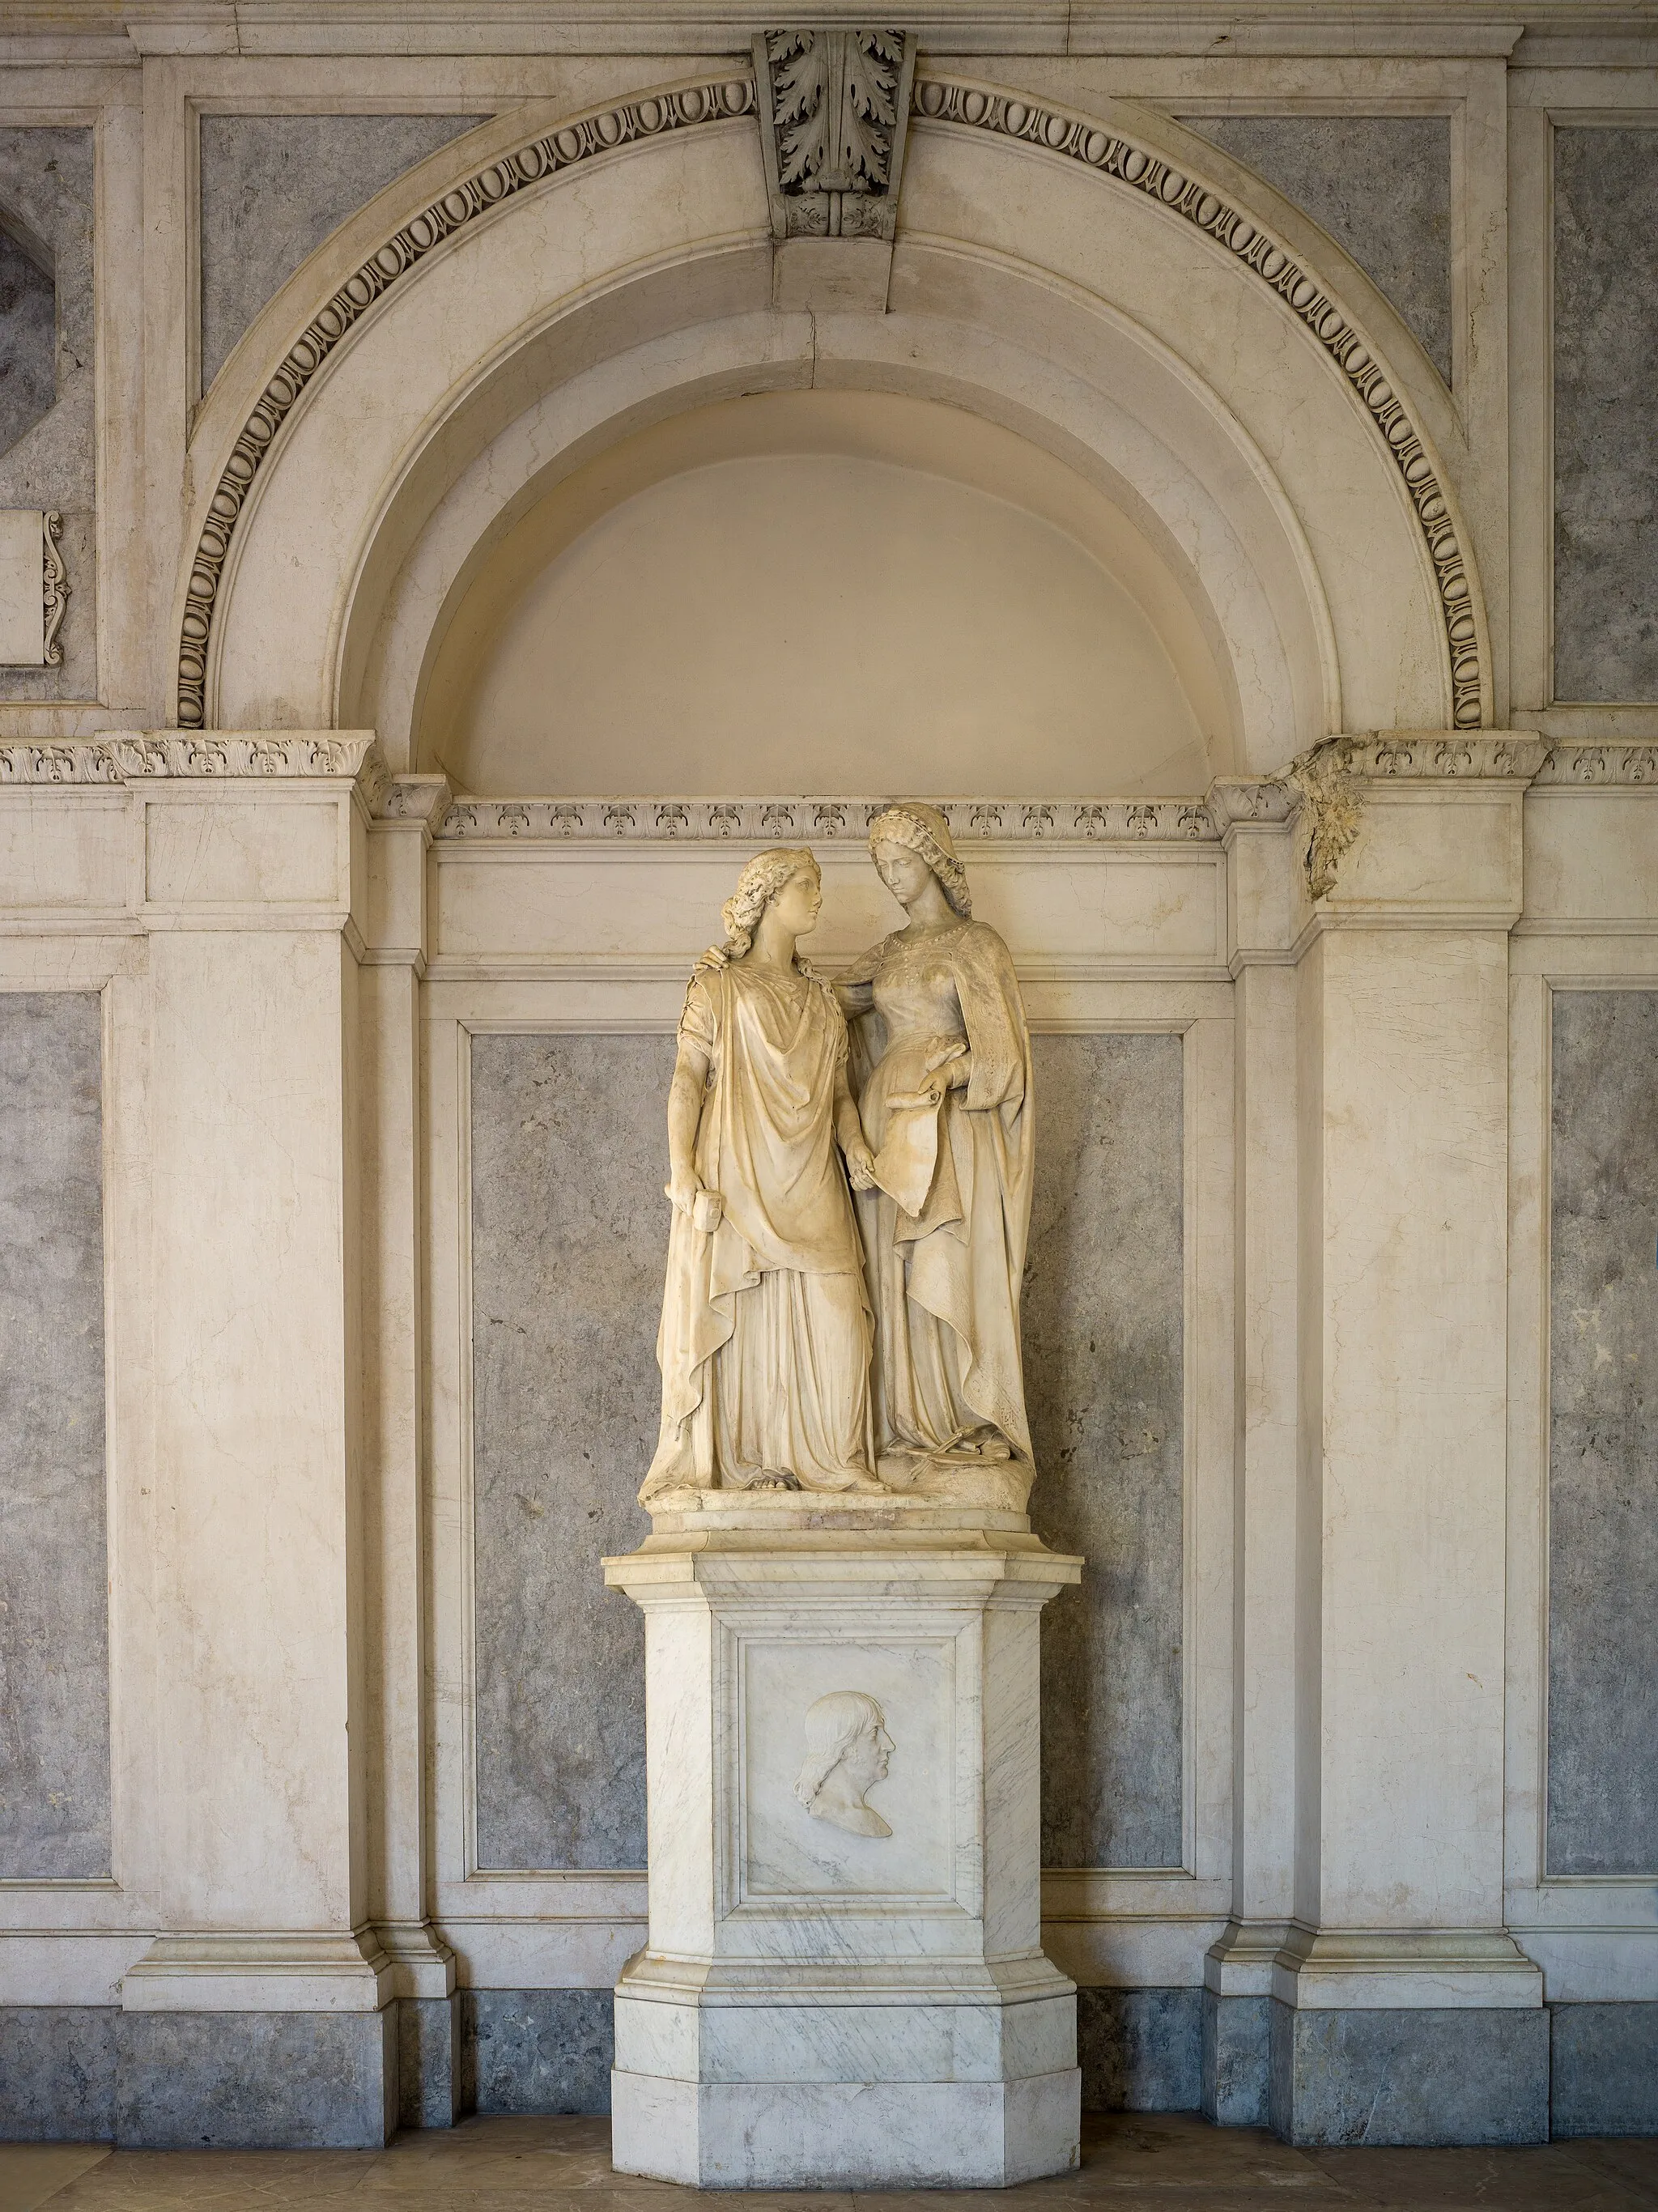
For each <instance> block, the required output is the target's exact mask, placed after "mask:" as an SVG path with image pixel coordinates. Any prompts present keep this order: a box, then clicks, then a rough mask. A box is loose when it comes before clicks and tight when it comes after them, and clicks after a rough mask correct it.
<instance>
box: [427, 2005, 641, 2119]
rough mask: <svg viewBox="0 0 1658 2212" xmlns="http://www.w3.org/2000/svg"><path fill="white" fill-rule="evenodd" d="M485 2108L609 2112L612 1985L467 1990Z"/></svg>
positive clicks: (468, 2030) (470, 2036) (468, 2028)
mask: <svg viewBox="0 0 1658 2212" xmlns="http://www.w3.org/2000/svg"><path fill="white" fill-rule="evenodd" d="M461 2002H462V2006H463V2015H462V2017H463V2020H464V2021H465V2030H464V2033H465V2038H466V2042H467V2045H468V2051H467V2057H468V2063H469V2065H470V2066H471V2068H472V2069H474V2071H473V2080H474V2083H475V2089H474V2094H475V2096H476V2098H477V2109H478V2111H479V2112H609V2111H610V2069H611V2067H612V2066H613V2065H614V2064H615V2063H616V2015H615V2008H614V2006H613V2003H612V2001H611V1996H610V1990H463V1991H462V1993H461Z"/></svg>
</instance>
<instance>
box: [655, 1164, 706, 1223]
mask: <svg viewBox="0 0 1658 2212" xmlns="http://www.w3.org/2000/svg"><path fill="white" fill-rule="evenodd" d="M662 1188H663V1192H664V1194H665V1196H667V1197H669V1198H671V1200H673V1202H674V1204H675V1205H676V1206H677V1207H678V1209H679V1211H680V1212H682V1213H683V1215H684V1216H685V1218H686V1219H687V1220H688V1221H689V1218H690V1217H691V1214H692V1212H693V1211H694V1210H695V1206H696V1194H697V1193H698V1191H700V1190H701V1188H702V1178H701V1176H700V1175H698V1173H697V1172H696V1170H695V1168H687V1169H685V1170H684V1171H683V1173H676V1174H674V1175H671V1176H669V1178H668V1180H667V1182H665V1183H664V1185H663V1186H662Z"/></svg>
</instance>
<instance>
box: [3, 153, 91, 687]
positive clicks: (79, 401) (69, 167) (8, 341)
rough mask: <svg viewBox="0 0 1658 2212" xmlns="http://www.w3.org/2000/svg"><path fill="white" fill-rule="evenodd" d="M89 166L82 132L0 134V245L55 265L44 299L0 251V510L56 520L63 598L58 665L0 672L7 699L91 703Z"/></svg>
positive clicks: (38, 286)
mask: <svg viewBox="0 0 1658 2212" xmlns="http://www.w3.org/2000/svg"><path fill="white" fill-rule="evenodd" d="M93 185H94V150H93V135H92V132H91V131H88V130H62V129H58V128H56V127H52V128H44V127H43V128H35V127H34V126H33V125H29V126H26V127H17V126H10V127H7V128H3V129H0V231H3V229H4V228H5V227H6V225H7V223H8V222H9V224H10V227H11V228H12V231H13V233H14V239H13V240H5V241H3V246H4V248H6V249H12V248H14V247H15V237H18V236H22V237H27V240H28V243H29V246H30V249H31V251H32V252H33V254H34V256H35V258H36V261H37V263H38V262H41V261H43V262H45V263H46V265H47V266H49V267H50V269H51V270H52V279H51V285H50V287H49V289H51V291H52V294H53V297H52V298H50V299H48V298H47V297H46V295H45V292H44V291H43V289H42V283H41V281H39V280H40V271H39V267H38V266H37V267H36V269H35V271H34V274H35V278H36V280H37V281H36V282H34V283H33V284H31V283H29V281H28V279H27V276H26V275H25V273H24V271H23V270H22V269H21V267H20V266H19V264H20V262H21V261H22V260H23V259H25V258H27V257H25V256H23V255H21V254H20V253H17V252H15V251H10V250H8V251H3V252H0V507H48V508H52V509H55V510H56V511H57V512H58V513H60V514H61V515H62V516H63V518H64V528H63V535H62V537H61V538H60V539H59V541H58V550H59V552H60V553H61V554H62V556H63V559H64V567H65V568H66V569H67V571H68V573H69V581H70V602H69V608H68V611H67V612H66V613H65V615H64V623H63V627H62V629H60V630H59V631H58V642H59V644H61V645H62V647H63V648H64V658H63V661H62V663H61V665H59V666H58V667H56V668H6V669H0V698H3V699H6V700H13V701H20V700H21V701H27V700H49V699H95V698H96V697H97V696H98V653H97V643H98V574H97V559H96V549H97V532H96V525H95V516H94V502H95V487H96V481H97V477H96V448H95V435H96V432H95V425H94V411H93V402H94V377H95V374H96V359H95V350H94V337H95V332H96V323H95V319H94V307H93V289H92V224H93ZM13 293H15V298H13V299H12V304H11V306H10V307H7V306H6V301H7V299H8V298H9V297H10V296H11V295H12V294H13ZM48 340H50V351H49V352H48V351H47V348H46V341H48ZM42 398H45V400H46V405H45V407H44V409H41V407H40V405H39V402H40V400H41V399H42Z"/></svg>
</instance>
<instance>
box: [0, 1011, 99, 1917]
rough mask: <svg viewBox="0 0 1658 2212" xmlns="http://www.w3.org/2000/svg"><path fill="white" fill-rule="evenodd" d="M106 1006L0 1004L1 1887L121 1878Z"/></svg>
mask: <svg viewBox="0 0 1658 2212" xmlns="http://www.w3.org/2000/svg"><path fill="white" fill-rule="evenodd" d="M101 1129H102V1108H101V1102H100V1002H99V1000H98V997H97V994H95V993H93V992H88V991H52V992H8V993H0V1681H3V1683H4V1685H5V1696H4V1699H3V1701H0V1876H4V1877H12V1878H15V1877H19V1876H24V1877H27V1876H48V1877H52V1878H54V1879H58V1880H64V1879H76V1878H83V1877H86V1876H90V1875H106V1874H107V1873H108V1872H109V1867H110V1779H109V1636H108V1594H107V1589H106V1568H105V1528H104V1523H105V1498H104V1247H103V1201H102V1191H101V1186H102V1139H101Z"/></svg>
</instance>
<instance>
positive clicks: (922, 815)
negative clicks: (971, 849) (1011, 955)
mask: <svg viewBox="0 0 1658 2212" xmlns="http://www.w3.org/2000/svg"><path fill="white" fill-rule="evenodd" d="M878 845H903V846H906V847H908V849H909V851H911V852H912V853H918V854H920V857H921V858H922V860H925V861H926V864H927V866H928V867H930V868H931V869H932V872H933V874H934V875H935V876H937V878H938V882H939V884H940V886H941V887H942V889H943V890H944V896H945V897H946V898H947V899H948V900H949V901H950V905H951V906H952V907H953V908H954V909H955V910H956V912H957V914H958V915H960V916H961V918H962V920H963V921H972V919H973V894H972V892H971V891H970V890H969V889H968V887H967V870H966V869H965V868H964V867H963V866H962V864H961V861H960V860H958V859H957V856H956V846H955V842H954V840H953V839H952V838H951V836H950V824H949V823H948V822H946V821H945V819H944V816H943V815H942V814H940V813H939V811H938V808H937V807H936V806H923V805H921V804H920V801H919V800H915V799H910V800H907V801H905V802H904V803H903V804H902V805H897V806H889V807H887V808H886V809H884V811H883V812H881V813H879V814H878V815H877V816H876V817H875V819H874V820H873V821H872V823H870V825H869V848H870V851H871V852H872V853H873V852H874V850H875V848H876V847H877V846H878Z"/></svg>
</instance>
